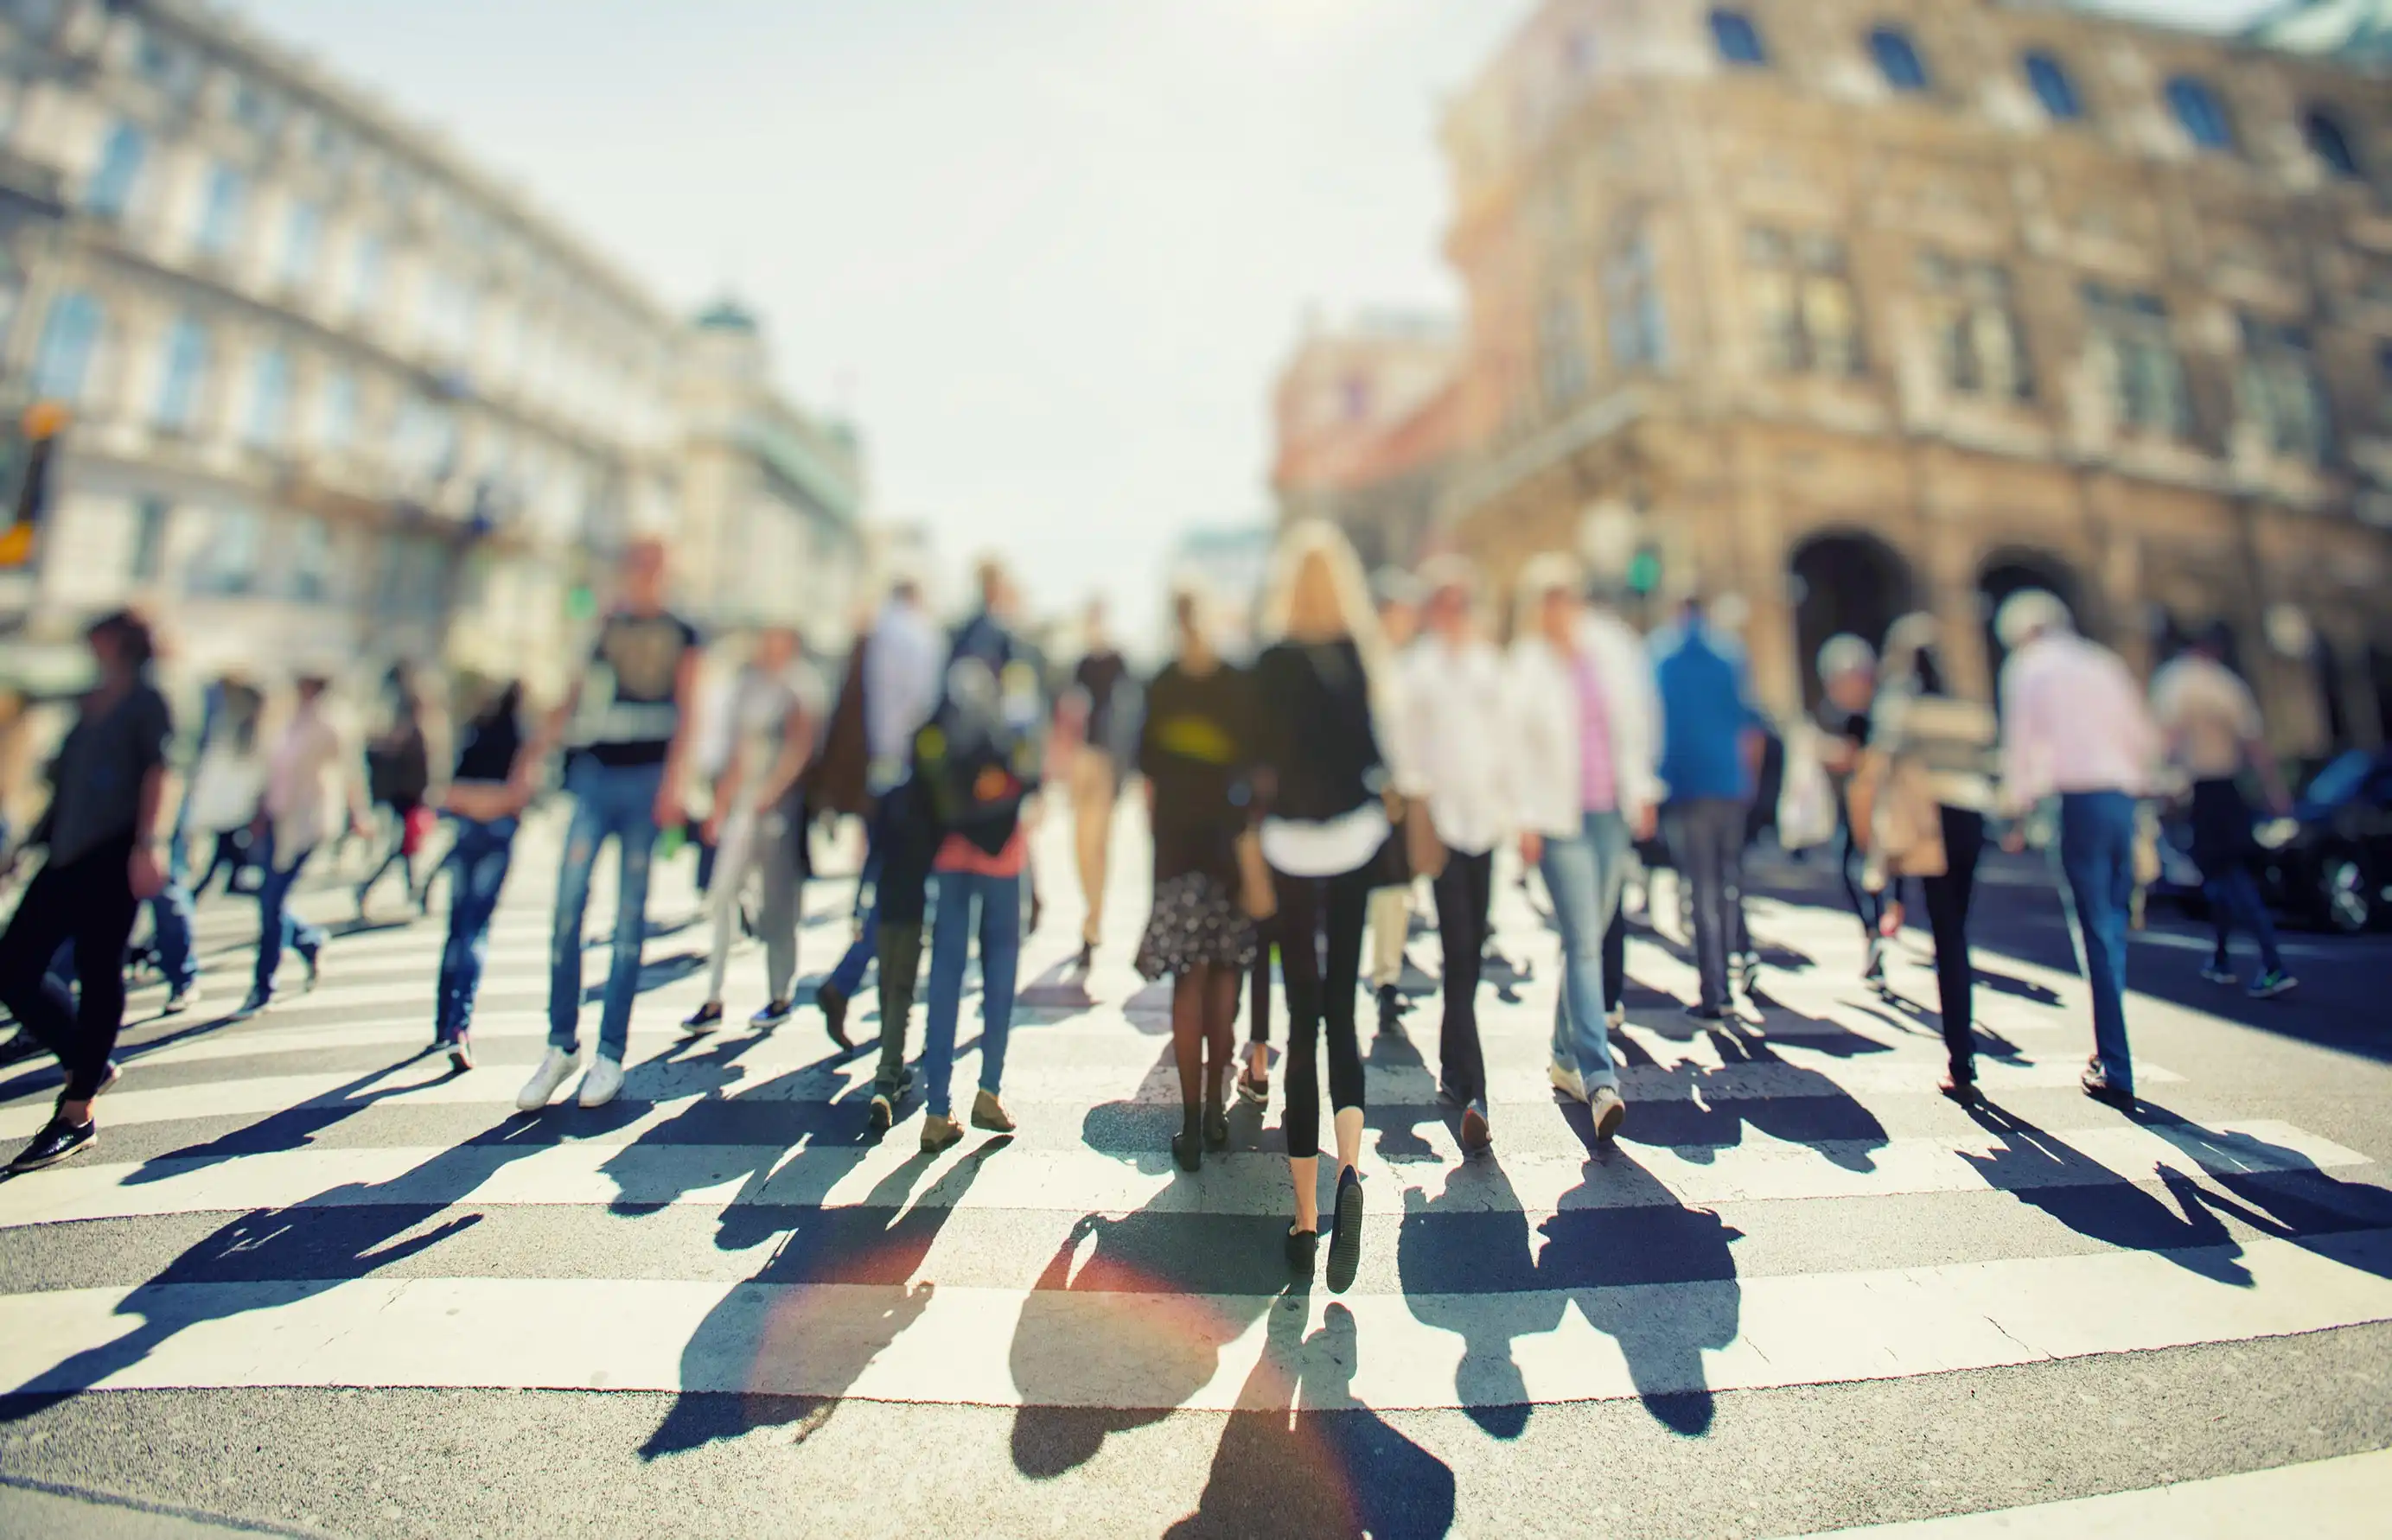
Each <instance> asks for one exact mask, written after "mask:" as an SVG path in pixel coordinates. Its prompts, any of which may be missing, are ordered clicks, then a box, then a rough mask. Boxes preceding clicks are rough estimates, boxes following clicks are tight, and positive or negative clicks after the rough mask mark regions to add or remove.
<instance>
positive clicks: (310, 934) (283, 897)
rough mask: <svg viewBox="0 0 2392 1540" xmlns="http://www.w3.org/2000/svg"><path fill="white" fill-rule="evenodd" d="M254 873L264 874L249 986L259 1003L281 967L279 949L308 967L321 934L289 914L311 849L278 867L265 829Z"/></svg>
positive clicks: (278, 857) (320, 943)
mask: <svg viewBox="0 0 2392 1540" xmlns="http://www.w3.org/2000/svg"><path fill="white" fill-rule="evenodd" d="M256 850H257V864H258V870H259V871H260V872H262V873H263V874H264V876H263V878H262V879H261V880H260V881H259V883H258V885H257V977H256V978H255V980H254V983H253V984H252V986H251V990H252V992H253V993H254V994H256V995H257V996H258V997H259V998H260V999H267V998H271V997H272V995H273V993H274V975H275V972H276V970H277V969H279V968H280V967H281V966H282V949H283V948H284V947H289V948H291V949H292V950H293V951H296V952H298V953H299V955H300V956H301V957H303V958H305V959H306V960H307V961H308V962H309V963H311V964H312V963H314V962H315V961H316V954H317V953H318V951H322V950H323V947H324V933H323V931H322V930H321V929H319V928H318V927H317V926H315V925H309V924H308V923H307V922H306V921H305V920H303V919H301V918H299V916H297V915H296V914H293V913H292V912H291V910H290V907H289V906H290V899H291V889H292V887H293V886H294V885H295V884H297V882H298V881H299V872H300V869H301V868H302V867H304V866H305V865H306V864H307V858H308V857H309V856H311V855H314V854H315V853H316V848H315V847H314V846H312V845H310V846H307V847H305V848H303V849H301V850H300V851H299V853H298V854H296V855H294V856H293V857H292V858H291V863H290V864H289V865H288V866H285V865H284V864H283V863H282V859H281V852H280V851H278V850H277V849H275V848H274V831H273V829H272V828H271V827H269V828H268V829H267V831H266V834H265V836H264V837H263V838H261V839H259V840H258V841H257V843H256Z"/></svg>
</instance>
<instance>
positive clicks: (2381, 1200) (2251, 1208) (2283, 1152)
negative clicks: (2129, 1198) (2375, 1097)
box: [2129, 1102, 2392, 1278]
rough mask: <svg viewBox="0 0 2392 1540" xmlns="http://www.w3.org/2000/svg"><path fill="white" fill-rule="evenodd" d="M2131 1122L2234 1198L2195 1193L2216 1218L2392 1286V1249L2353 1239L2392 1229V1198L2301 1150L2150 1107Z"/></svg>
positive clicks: (2139, 1107)
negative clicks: (2324, 1166) (2338, 1174)
mask: <svg viewBox="0 0 2392 1540" xmlns="http://www.w3.org/2000/svg"><path fill="white" fill-rule="evenodd" d="M2129 1116H2130V1117H2132V1118H2133V1119H2134V1120H2135V1121H2136V1122H2137V1123H2139V1124H2140V1125H2141V1126H2142V1127H2143V1128H2145V1129H2147V1130H2149V1131H2150V1132H2152V1133H2155V1134H2157V1135H2159V1136H2160V1137H2161V1138H2163V1139H2165V1140H2166V1141H2167V1142H2168V1143H2169V1144H2171V1145H2175V1146H2176V1147H2177V1148H2178V1149H2180V1150H2182V1151H2184V1153H2185V1154H2187V1155H2189V1156H2191V1158H2193V1160H2194V1161H2195V1162H2196V1163H2197V1164H2199V1166H2200V1167H2201V1169H2202V1174H2203V1175H2204V1176H2206V1177H2207V1178H2208V1179H2209V1181H2210V1182H2212V1183H2214V1184H2217V1186H2219V1187H2222V1188H2224V1189H2225V1190H2226V1193H2227V1194H2228V1195H2230V1196H2228V1197H2221V1196H2219V1195H2218V1194H2217V1193H2213V1192H2210V1191H2208V1190H2207V1189H2205V1188H2202V1187H2198V1186H2195V1187H2194V1188H2193V1189H2192V1190H2193V1195H2194V1196H2195V1197H2198V1198H2199V1199H2200V1200H2201V1201H2202V1202H2204V1203H2205V1204H2207V1205H2208V1206H2209V1207H2210V1208H2212V1209H2213V1210H2217V1211H2218V1212H2220V1213H2225V1214H2230V1215H2231V1216H2232V1217H2234V1218H2236V1219H2239V1220H2241V1221H2242V1222H2243V1223H2245V1224H2248V1225H2250V1226H2251V1227H2252V1228H2253V1229H2255V1230H2256V1231H2258V1232H2259V1233H2260V1234H2262V1235H2265V1236H2272V1237H2273V1238H2275V1239H2278V1240H2286V1241H2290V1242H2292V1243H2293V1244H2294V1245H2295V1246H2299V1247H2302V1248H2304V1249H2308V1250H2311V1251H2315V1252H2317V1253H2318V1254H2319V1255H2321V1256H2327V1257H2332V1258H2333V1259H2334V1260H2335V1261H2336V1262H2342V1263H2343V1264H2344V1265H2346V1266H2349V1267H2355V1268H2358V1269H2360V1271H2362V1272H2367V1273H2372V1274H2373V1275H2376V1276H2377V1277H2379V1278H2392V1247H2388V1246H2386V1245H2385V1244H2383V1243H2382V1241H2381V1240H2380V1238H2377V1237H2373V1236H2368V1237H2360V1236H2354V1234H2353V1233H2354V1232H2364V1231H2377V1230H2384V1229H2392V1190H2386V1188H2384V1187H2381V1186H2378V1185H2376V1184H2373V1183H2372V1182H2345V1181H2343V1180H2341V1179H2340V1178H2339V1177H2335V1176H2333V1175H2330V1174H2329V1173H2327V1172H2326V1171H2321V1170H2320V1169H2319V1167H2318V1166H2317V1165H2316V1164H2315V1163H2314V1162H2313V1161H2311V1160H2310V1159H2309V1158H2308V1157H2307V1156H2304V1155H2302V1154H2301V1153H2300V1152H2299V1151H2297V1150H2292V1149H2287V1148H2285V1147H2284V1146H2283V1145H2275V1144H2270V1143H2269V1142H2268V1141H2267V1140H2265V1139H2260V1138H2256V1137H2254V1136H2253V1135H2251V1134H2248V1133H2239V1132H2232V1131H2219V1130H2216V1129H2211V1128H2207V1127H2205V1126H2204V1125H2203V1124H2200V1123H2197V1122H2194V1121H2193V1120H2192V1119H2190V1118H2186V1117H2183V1116H2181V1115H2180V1114H2178V1113H2175V1112H2171V1111H2169V1110H2168V1109H2167V1108H2165V1107H2163V1106H2153V1105H2152V1104H2151V1103H2149V1102H2139V1103H2137V1104H2136V1106H2135V1110H2134V1111H2133V1112H2132V1113H2131V1114H2129Z"/></svg>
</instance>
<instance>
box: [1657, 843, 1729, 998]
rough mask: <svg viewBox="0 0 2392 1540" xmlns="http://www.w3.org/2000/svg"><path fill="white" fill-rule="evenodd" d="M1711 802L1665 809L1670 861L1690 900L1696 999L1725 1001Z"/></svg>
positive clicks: (1723, 954) (1724, 950)
mask: <svg viewBox="0 0 2392 1540" xmlns="http://www.w3.org/2000/svg"><path fill="white" fill-rule="evenodd" d="M1715 807H1716V805H1715V804H1712V803H1709V802H1690V803H1687V804H1686V805H1685V806H1683V807H1682V808H1675V809H1671V810H1670V862H1671V864H1673V865H1674V866H1676V867H1677V869H1678V880H1679V881H1680V882H1681V883H1682V884H1683V885H1684V886H1685V887H1686V890H1687V892H1688V894H1689V895H1690V896H1691V899H1692V901H1693V915H1692V925H1693V930H1694V937H1693V939H1694V943H1695V970H1696V975H1697V976H1698V977H1700V979H1701V993H1700V997H1699V999H1698V1001H1697V1003H1699V1004H1700V1005H1702V1006H1703V1007H1705V1008H1711V1007H1717V1006H1722V1005H1724V1004H1726V1003H1727V958H1726V946H1727V941H1726V938H1725V937H1724V936H1723V935H1722V934H1721V931H1720V922H1719V915H1720V897H1721V893H1720V886H1721V883H1720V870H1719V866H1718V861H1717V854H1716V852H1715V851H1714V850H1713V848H1712V845H1713V840H1712V835H1713V825H1714V824H1715V822H1716V818H1715V817H1714V810H1715Z"/></svg>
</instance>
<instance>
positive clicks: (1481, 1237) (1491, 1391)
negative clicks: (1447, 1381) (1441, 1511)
mask: <svg viewBox="0 0 2392 1540" xmlns="http://www.w3.org/2000/svg"><path fill="white" fill-rule="evenodd" d="M1396 1272H1397V1276H1398V1277H1400V1278H1401V1279H1402V1280H1403V1289H1404V1302H1405V1304H1406V1305H1408V1306H1409V1307H1410V1310H1411V1313H1412V1316H1413V1318H1414V1319H1416V1320H1418V1321H1420V1322H1421V1323H1422V1324H1423V1325H1424V1326H1436V1327H1438V1328H1439V1329H1441V1330H1445V1331H1449V1332H1452V1333H1453V1334H1454V1335H1455V1336H1457V1337H1459V1338H1461V1339H1462V1362H1461V1364H1460V1365H1457V1366H1456V1367H1455V1369H1454V1374H1453V1391H1454V1397H1455V1400H1456V1402H1457V1403H1458V1404H1460V1405H1461V1406H1462V1408H1463V1410H1464V1412H1465V1413H1466V1415H1467V1416H1468V1417H1470V1419H1471V1420H1472V1421H1473V1422H1475V1423H1476V1424H1477V1425H1478V1426H1479V1428H1480V1429H1481V1430H1484V1431H1485V1432H1487V1433H1488V1434H1489V1435H1491V1436H1493V1437H1495V1438H1499V1439H1515V1438H1518V1437H1519V1436H1520V1435H1521V1434H1522V1433H1523V1432H1525V1431H1527V1426H1528V1415H1529V1412H1530V1410H1531V1409H1532V1408H1531V1407H1530V1404H1529V1400H1528V1390H1527V1381H1526V1380H1525V1379H1524V1378H1522V1377H1521V1374H1520V1366H1519V1365H1518V1364H1517V1363H1516V1362H1514V1359H1513V1356H1512V1339H1514V1338H1515V1337H1523V1336H1536V1335H1541V1334H1544V1333H1548V1332H1551V1331H1552V1330H1553V1328H1554V1327H1555V1326H1559V1325H1561V1319H1562V1309H1563V1306H1562V1302H1561V1301H1560V1299H1559V1298H1558V1297H1555V1296H1553V1295H1550V1294H1546V1293H1542V1292H1540V1290H1539V1285H1538V1283H1537V1261H1536V1256H1535V1249H1534V1247H1533V1246H1532V1245H1531V1244H1530V1241H1529V1237H1528V1216H1527V1213H1526V1212H1525V1211H1524V1210H1522V1209H1521V1207H1520V1199H1519V1195H1518V1194H1517V1193H1515V1192H1514V1191H1513V1189H1512V1182H1511V1179H1510V1178H1509V1177H1507V1176H1506V1175H1504V1173H1503V1168H1502V1165H1501V1162H1500V1161H1498V1160H1496V1159H1494V1158H1491V1157H1490V1158H1484V1159H1478V1160H1466V1161H1463V1162H1462V1164H1460V1165H1458V1166H1454V1167H1452V1168H1450V1169H1449V1170H1448V1171H1447V1172H1446V1179H1445V1186H1444V1187H1443V1188H1442V1189H1441V1190H1440V1191H1439V1192H1438V1194H1437V1195H1436V1197H1429V1196H1428V1195H1427V1194H1426V1193H1425V1192H1424V1191H1423V1189H1421V1188H1419V1187H1409V1186H1408V1187H1406V1188H1405V1189H1404V1218H1403V1223H1402V1224H1401V1225H1400V1226H1398V1227H1397V1231H1396Z"/></svg>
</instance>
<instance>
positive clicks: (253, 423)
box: [249, 347, 291, 449]
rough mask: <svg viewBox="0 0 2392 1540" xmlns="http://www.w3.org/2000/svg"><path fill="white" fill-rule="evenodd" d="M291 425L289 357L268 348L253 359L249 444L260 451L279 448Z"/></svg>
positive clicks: (275, 348) (278, 349)
mask: <svg viewBox="0 0 2392 1540" xmlns="http://www.w3.org/2000/svg"><path fill="white" fill-rule="evenodd" d="M290 421H291V356H290V355H289V354H287V353H284V352H283V351H282V350H281V349H280V348H279V347H269V348H267V350H266V351H265V352H263V353H261V354H259V355H258V356H257V366H256V371H255V373H254V376H253V380H252V383H251V385H250V394H249V442H250V443H251V444H252V445H253V446H256V447H257V448H260V449H274V448H279V447H280V446H281V444H282V435H283V432H284V430H285V428H286V427H287V426H288V424H289V422H290Z"/></svg>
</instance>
